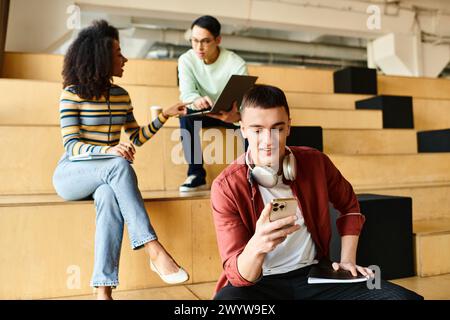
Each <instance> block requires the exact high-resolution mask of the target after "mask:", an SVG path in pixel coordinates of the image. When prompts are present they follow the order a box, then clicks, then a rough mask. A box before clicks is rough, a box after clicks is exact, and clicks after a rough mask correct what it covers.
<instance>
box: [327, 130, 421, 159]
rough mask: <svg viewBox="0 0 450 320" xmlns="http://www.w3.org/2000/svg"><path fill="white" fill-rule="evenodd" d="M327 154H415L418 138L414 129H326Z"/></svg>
mask: <svg viewBox="0 0 450 320" xmlns="http://www.w3.org/2000/svg"><path fill="white" fill-rule="evenodd" d="M323 141H324V152H325V153H327V154H333V153H337V154H340V153H343V154H414V153H416V152H417V138H416V133H415V131H414V130H388V129H384V130H346V129H342V130H332V129H329V130H324V131H323Z"/></svg>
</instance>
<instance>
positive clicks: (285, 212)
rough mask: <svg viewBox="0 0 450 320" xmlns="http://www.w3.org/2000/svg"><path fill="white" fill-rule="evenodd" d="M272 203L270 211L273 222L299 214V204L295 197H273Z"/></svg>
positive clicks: (270, 218)
mask: <svg viewBox="0 0 450 320" xmlns="http://www.w3.org/2000/svg"><path fill="white" fill-rule="evenodd" d="M271 203H272V210H271V211H270V213H269V220H270V221H271V222H273V221H275V220H279V219H282V218H286V217H289V216H295V215H296V214H297V206H298V204H297V199H295V198H276V199H272V201H271Z"/></svg>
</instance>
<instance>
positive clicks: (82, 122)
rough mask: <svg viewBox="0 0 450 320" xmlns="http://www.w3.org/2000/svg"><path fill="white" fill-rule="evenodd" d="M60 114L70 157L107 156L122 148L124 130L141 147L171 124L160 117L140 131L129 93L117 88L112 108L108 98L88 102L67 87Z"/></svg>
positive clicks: (111, 102)
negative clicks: (87, 154)
mask: <svg viewBox="0 0 450 320" xmlns="http://www.w3.org/2000/svg"><path fill="white" fill-rule="evenodd" d="M59 111H60V123H61V133H62V139H63V144H64V149H65V150H66V152H67V153H68V154H69V155H70V156H73V155H78V154H80V153H84V152H95V153H106V151H107V150H108V149H109V148H110V147H111V146H115V145H117V144H119V141H120V133H121V130H122V127H123V128H124V130H125V133H126V134H127V135H128V137H129V139H130V141H131V142H132V143H133V144H134V145H136V146H141V145H142V144H144V143H145V142H147V140H149V139H150V138H151V137H152V136H153V135H154V134H155V133H156V132H157V131H158V130H159V129H160V128H161V127H162V126H163V124H164V123H165V122H166V121H167V119H166V118H165V117H163V116H162V114H160V115H159V117H158V118H156V119H155V120H153V122H152V123H150V124H148V125H146V126H143V127H140V126H139V125H138V123H137V122H136V120H135V119H134V115H133V107H132V105H131V100H130V96H129V95H128V92H127V91H126V90H124V89H123V88H121V87H119V86H116V85H113V86H112V87H111V89H110V98H109V104H108V100H107V99H106V97H104V96H102V97H101V98H100V99H98V100H94V99H93V100H86V99H82V98H80V97H79V96H78V95H77V93H76V87H75V86H69V87H66V88H65V89H64V90H63V91H62V93H61V98H60V105H59Z"/></svg>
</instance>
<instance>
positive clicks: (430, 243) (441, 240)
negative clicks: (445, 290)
mask: <svg viewBox="0 0 450 320" xmlns="http://www.w3.org/2000/svg"><path fill="white" fill-rule="evenodd" d="M414 234H415V243H416V262H417V266H416V268H417V275H419V276H421V277H427V276H434V275H439V274H445V273H450V251H449V250H448V248H450V215H449V216H447V217H446V218H441V219H431V220H422V221H415V223H414Z"/></svg>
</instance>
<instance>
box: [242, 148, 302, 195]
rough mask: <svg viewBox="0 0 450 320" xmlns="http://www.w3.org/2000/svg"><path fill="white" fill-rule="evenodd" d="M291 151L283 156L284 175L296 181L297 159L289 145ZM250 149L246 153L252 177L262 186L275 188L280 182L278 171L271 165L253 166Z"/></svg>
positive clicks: (246, 160)
mask: <svg viewBox="0 0 450 320" xmlns="http://www.w3.org/2000/svg"><path fill="white" fill-rule="evenodd" d="M286 149H287V150H288V151H289V153H288V154H287V155H285V156H284V158H283V176H284V178H285V179H286V180H289V181H294V180H295V178H296V177H297V160H296V159H295V156H294V154H293V153H292V151H291V149H289V147H286ZM249 154H250V150H249V151H247V152H246V154H245V163H246V164H247V166H248V168H249V170H250V175H251V177H252V178H253V179H254V180H255V181H256V183H258V184H259V185H260V186H263V187H265V188H273V187H275V186H276V185H277V183H278V172H277V171H275V170H274V169H272V168H271V167H266V166H265V167H260V166H253V168H252V166H251V164H250V155H249Z"/></svg>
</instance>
